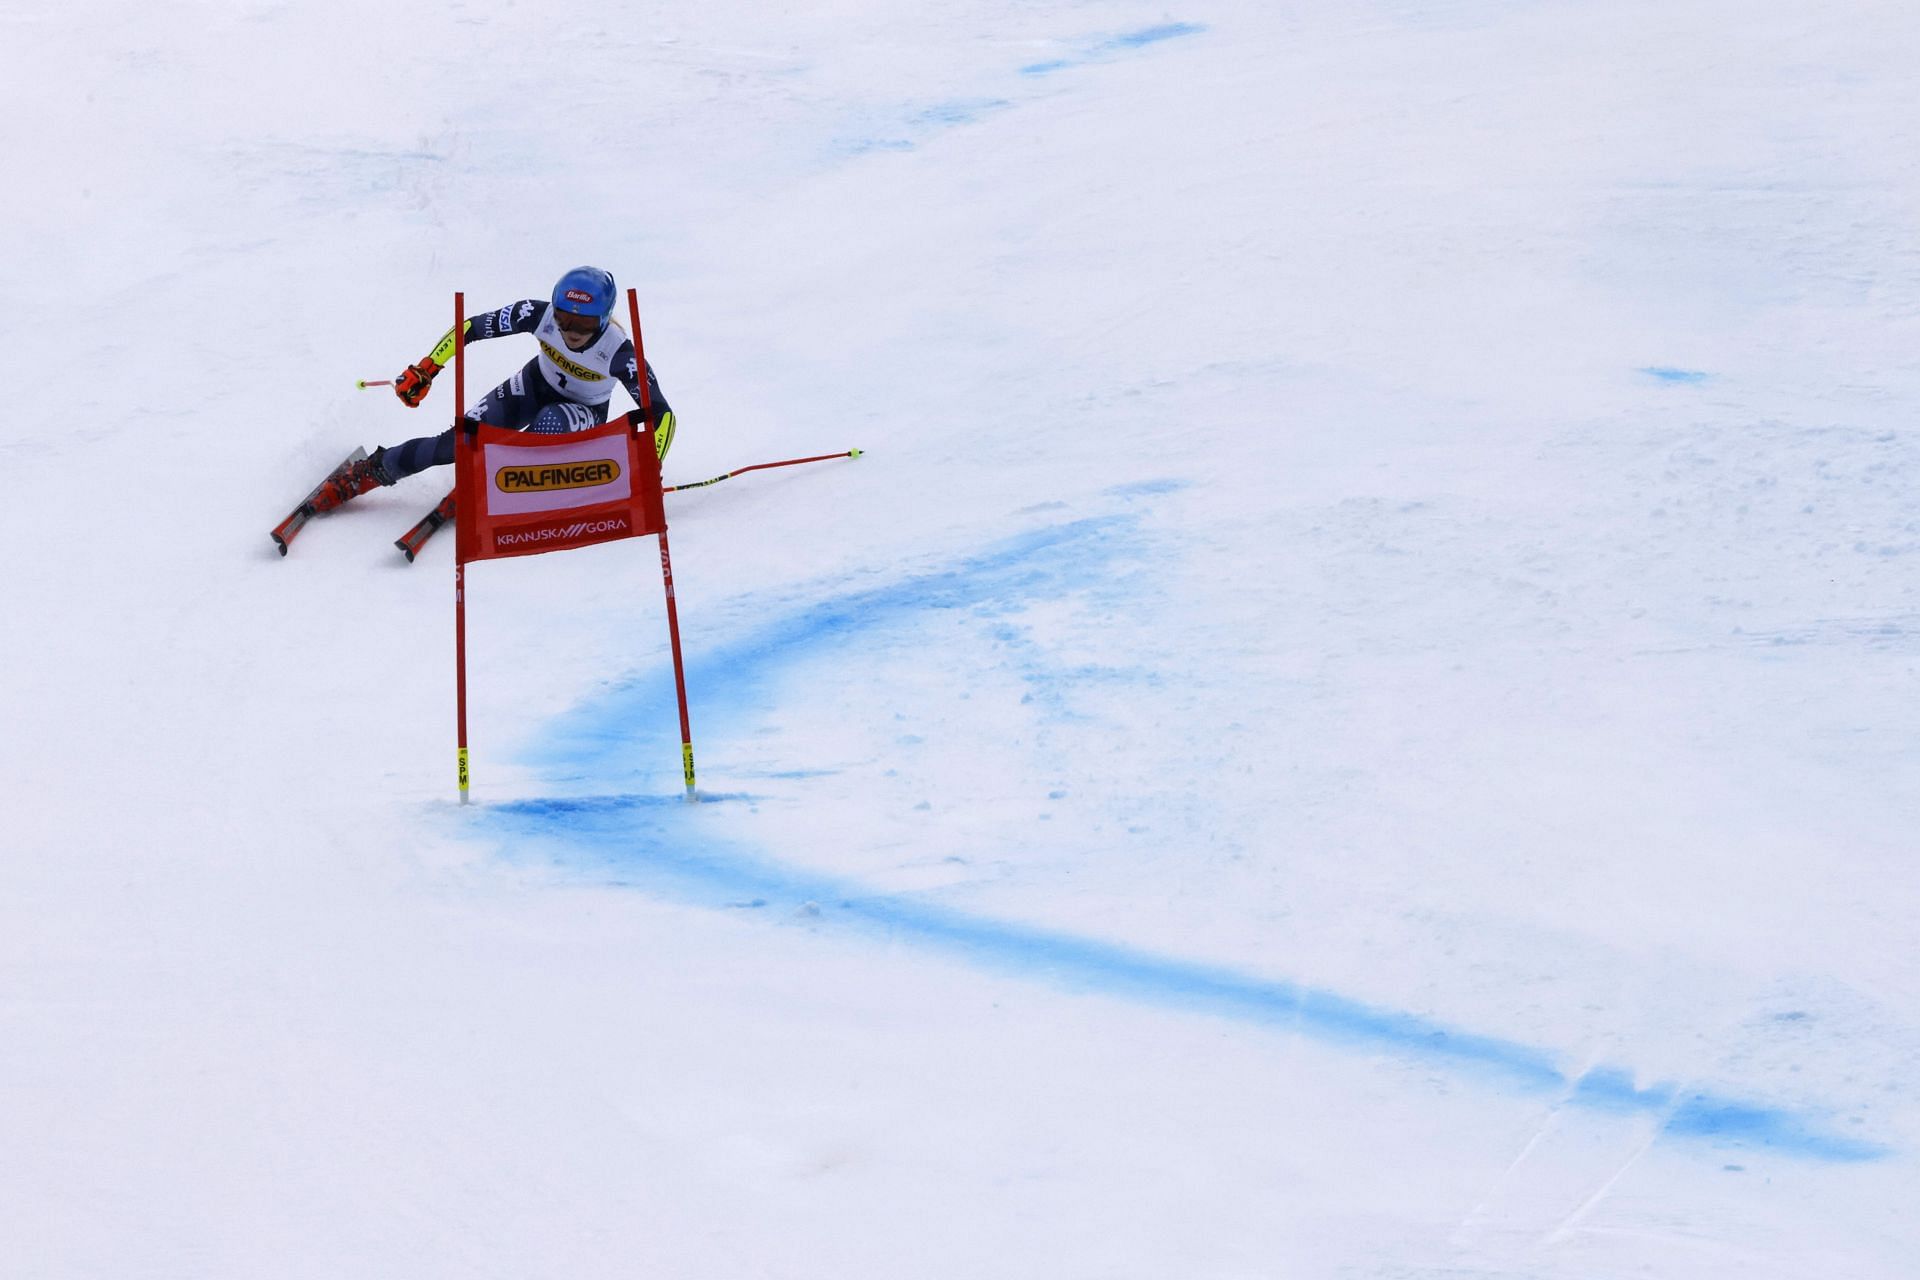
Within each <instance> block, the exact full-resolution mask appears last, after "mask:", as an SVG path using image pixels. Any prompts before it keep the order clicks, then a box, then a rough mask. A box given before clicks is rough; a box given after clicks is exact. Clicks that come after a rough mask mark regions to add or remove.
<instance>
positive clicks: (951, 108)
mask: <svg viewBox="0 0 1920 1280" xmlns="http://www.w3.org/2000/svg"><path fill="white" fill-rule="evenodd" d="M1012 105H1013V104H1012V103H1011V102H1008V101H1007V100H1006V99H1005V98H974V99H967V100H962V101H957V102H941V103H936V104H935V105H933V106H931V107H927V108H925V109H924V110H922V111H918V112H916V113H914V115H913V117H912V118H913V122H914V123H915V124H927V125H956V124H972V123H973V122H974V121H976V120H978V119H979V118H980V117H981V116H984V115H988V114H991V113H992V112H995V111H1000V110H1003V109H1005V108H1007V107H1010V106H1012Z"/></svg>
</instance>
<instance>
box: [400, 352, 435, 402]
mask: <svg viewBox="0 0 1920 1280" xmlns="http://www.w3.org/2000/svg"><path fill="white" fill-rule="evenodd" d="M439 372H440V366H439V364H438V363H436V362H435V361H434V358H433V357H432V356H427V357H425V358H423V359H422V360H421V361H420V363H419V364H410V365H408V366H407V371H406V372H405V373H403V374H401V375H400V376H399V377H397V378H395V379H394V380H393V394H395V395H397V396H399V397H400V403H402V404H404V405H406V406H407V408H409V409H417V408H419V407H420V402H421V401H422V400H425V399H426V398H427V392H428V390H429V389H431V388H432V386H433V379H434V375H436V374H438V373H439Z"/></svg>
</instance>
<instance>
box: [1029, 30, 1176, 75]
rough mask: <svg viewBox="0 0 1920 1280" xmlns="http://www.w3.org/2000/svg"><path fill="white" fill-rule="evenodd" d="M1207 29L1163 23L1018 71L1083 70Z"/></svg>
mask: <svg viewBox="0 0 1920 1280" xmlns="http://www.w3.org/2000/svg"><path fill="white" fill-rule="evenodd" d="M1206 29H1207V28H1206V26H1205V25H1204V24H1202V23H1198V22H1163V23H1161V24H1160V25H1159V26H1154V27H1143V28H1141V29H1140V30H1138V31H1127V32H1123V33H1121V34H1120V35H1117V36H1108V37H1106V38H1104V39H1101V40H1093V41H1088V42H1083V43H1082V44H1081V47H1080V51H1079V52H1078V53H1076V54H1074V55H1073V56H1071V57H1065V58H1050V59H1048V60H1047V61H1045V62H1034V63H1029V64H1028V65H1026V66H1024V67H1022V68H1020V74H1021V75H1023V76H1045V75H1052V74H1053V73H1054V72H1056V71H1065V70H1068V69H1069V68H1072V67H1078V66H1084V65H1085V64H1087V63H1089V62H1097V61H1099V60H1100V59H1102V58H1104V57H1106V56H1107V55H1109V54H1114V53H1125V52H1128V51H1130V50H1134V49H1143V48H1145V47H1146V46H1148V45H1150V44H1159V43H1160V42H1161V41H1163V40H1177V39H1179V38H1180V37H1182V36H1196V35H1199V34H1200V33H1201V32H1203V31H1205V30H1206Z"/></svg>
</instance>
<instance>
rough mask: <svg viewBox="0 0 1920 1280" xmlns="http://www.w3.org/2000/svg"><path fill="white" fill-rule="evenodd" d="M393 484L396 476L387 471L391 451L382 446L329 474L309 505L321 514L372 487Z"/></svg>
mask: <svg viewBox="0 0 1920 1280" xmlns="http://www.w3.org/2000/svg"><path fill="white" fill-rule="evenodd" d="M392 483H393V477H392V476H391V475H389V474H388V473H387V450H386V448H385V446H382V447H380V448H378V449H375V450H374V451H373V456H372V457H369V458H361V459H359V460H357V461H354V462H349V463H347V464H346V465H345V466H343V467H341V468H340V469H339V470H338V471H335V472H334V473H333V474H332V475H330V476H328V477H327V478H326V479H325V480H324V481H322V482H321V484H320V487H319V488H318V489H316V490H314V493H313V497H312V498H311V499H310V500H309V503H308V505H310V506H311V507H312V508H313V510H314V513H315V514H316V515H318V514H321V513H324V512H328V511H332V510H333V509H334V508H335V507H338V506H340V505H341V504H343V503H347V502H351V501H352V500H353V499H355V498H357V497H359V496H360V495H361V494H363V493H365V492H367V490H369V489H379V488H382V487H383V486H386V485H390V484H392Z"/></svg>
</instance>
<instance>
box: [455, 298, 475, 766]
mask: <svg viewBox="0 0 1920 1280" xmlns="http://www.w3.org/2000/svg"><path fill="white" fill-rule="evenodd" d="M466 311H467V295H466V294H464V293H456V294H454V295H453V410H454V416H453V486H454V492H456V493H457V492H459V491H460V490H461V489H462V488H464V487H465V485H466V476H467V458H468V456H469V453H468V451H469V450H471V449H472V448H473V447H474V446H473V442H472V441H470V440H468V439H467V433H466V431H465V430H464V429H463V428H464V427H465V426H466V419H467V340H466V339H467V334H466V329H467V315H466ZM473 501H474V499H473V496H472V495H469V496H468V499H467V501H466V502H465V503H463V504H461V505H462V506H464V507H465V508H466V509H467V510H468V511H472V510H473ZM472 518H473V517H472V516H471V515H470V516H468V519H472ZM466 549H467V548H466V539H465V538H462V537H461V536H460V527H459V525H458V524H456V525H455V526H454V543H453V665H454V688H455V703H456V705H457V708H458V709H457V712H456V717H457V719H458V721H459V727H458V733H459V751H460V754H459V765H458V769H459V775H458V776H459V779H460V803H461V804H465V803H467V800H468V796H467V779H468V773H467V562H466V556H465V553H466Z"/></svg>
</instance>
